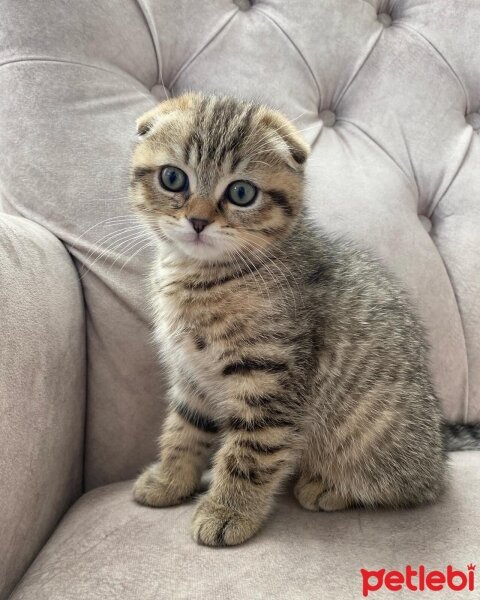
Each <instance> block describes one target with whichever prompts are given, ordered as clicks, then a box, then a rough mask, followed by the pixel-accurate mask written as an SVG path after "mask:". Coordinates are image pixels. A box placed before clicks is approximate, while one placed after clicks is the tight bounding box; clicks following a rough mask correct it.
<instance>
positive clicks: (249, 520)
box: [192, 495, 262, 546]
mask: <svg viewBox="0 0 480 600" xmlns="http://www.w3.org/2000/svg"><path fill="white" fill-rule="evenodd" d="M261 524H262V522H261V520H260V519H258V518H257V519H256V518H255V517H247V516H245V515H241V514H239V513H236V512H234V511H233V510H232V509H230V508H228V507H226V506H224V505H222V504H219V503H217V502H215V500H214V499H212V498H209V497H208V495H207V496H206V497H205V498H203V499H202V500H201V501H200V504H199V506H198V508H197V511H196V513H195V516H194V518H193V523H192V534H193V539H194V540H195V541H196V542H197V543H198V544H203V545H205V546H235V545H236V544H241V543H242V542H245V541H247V540H248V539H250V538H251V537H252V536H253V535H254V534H255V533H256V532H257V531H258V530H259V529H260V526H261Z"/></svg>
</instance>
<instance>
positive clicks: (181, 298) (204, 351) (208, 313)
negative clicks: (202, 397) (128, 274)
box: [154, 280, 263, 391]
mask: <svg viewBox="0 0 480 600" xmlns="http://www.w3.org/2000/svg"><path fill="white" fill-rule="evenodd" d="M262 312H263V310H262V299H261V298H259V297H257V296H256V294H255V293H254V292H253V293H250V294H245V293H242V290H241V286H226V287H225V289H222V290H185V286H184V285H183V284H179V283H175V282H174V281H173V282H172V283H169V282H168V281H165V280H164V282H163V286H162V287H161V288H160V291H159V292H157V293H156V294H155V297H154V313H155V331H156V338H157V341H158V344H159V347H160V349H161V352H162V355H163V357H164V360H165V362H166V363H167V364H168V365H169V367H170V369H171V370H173V371H175V370H177V369H181V370H182V371H184V372H186V373H187V374H188V375H189V376H190V377H192V378H193V379H195V380H196V381H197V382H202V383H203V384H205V385H206V386H208V387H209V389H218V390H219V391H221V387H222V386H223V385H224V381H225V378H224V377H222V374H221V373H222V368H223V364H224V363H225V361H226V360H227V357H228V356H229V355H231V354H233V353H235V354H237V353H238V352H239V351H240V352H241V349H242V347H243V346H244V345H245V342H244V340H245V339H246V338H248V337H249V336H251V335H254V334H253V332H254V331H256V330H258V327H257V326H256V322H257V320H258V319H259V315H260V313H262Z"/></svg>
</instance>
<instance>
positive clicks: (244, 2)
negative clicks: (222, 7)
mask: <svg viewBox="0 0 480 600" xmlns="http://www.w3.org/2000/svg"><path fill="white" fill-rule="evenodd" d="M233 3H234V4H236V5H237V6H238V8H239V9H240V10H249V9H250V8H252V4H253V0H233Z"/></svg>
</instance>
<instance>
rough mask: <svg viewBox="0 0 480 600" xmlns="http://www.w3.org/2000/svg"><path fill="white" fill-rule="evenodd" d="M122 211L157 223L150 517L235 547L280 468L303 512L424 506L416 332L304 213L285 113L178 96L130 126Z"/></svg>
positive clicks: (427, 479) (386, 292)
mask: <svg viewBox="0 0 480 600" xmlns="http://www.w3.org/2000/svg"><path fill="white" fill-rule="evenodd" d="M138 133H139V136H140V141H139V143H138V145H137V147H136V149H135V153H134V158H133V168H132V179H131V197H132V207H133V210H134V211H136V213H137V214H138V215H139V216H140V217H141V218H143V219H144V221H145V222H146V223H147V225H148V226H149V227H150V228H151V229H152V230H153V232H154V234H155V235H156V238H157V240H158V258H157V260H156V262H155V264H154V267H153V270H152V303H153V309H154V325H155V331H156V337H157V338H158V342H159V344H160V346H161V350H162V352H163V358H164V361H165V363H166V365H167V368H168V371H169V375H170V378H171V390H170V398H169V400H170V410H169V414H168V417H167V420H166V423H165V426H164V429H163V433H162V435H161V438H160V458H159V462H158V463H155V464H153V465H151V466H150V467H149V468H148V469H147V470H146V471H145V472H144V473H143V474H142V475H141V476H140V477H139V479H138V480H137V482H136V484H135V488H134V497H135V499H136V500H137V501H138V502H140V503H142V504H146V505H149V506H170V505H174V504H178V503H180V502H183V501H185V500H186V499H187V498H189V497H190V496H192V495H193V494H194V493H195V492H196V491H197V489H198V485H199V481H200V477H201V474H202V471H203V470H204V469H205V467H206V466H207V464H208V461H209V457H210V455H211V454H212V452H213V451H215V457H214V462H213V482H212V484H211V486H210V489H209V491H208V492H207V493H206V494H205V495H204V496H203V497H202V498H201V499H200V502H199V505H198V507H197V510H196V513H195V517H194V519H193V536H194V538H195V540H197V541H198V542H199V543H202V544H207V545H210V546H222V545H232V544H238V543H241V542H244V541H245V540H247V539H248V538H250V537H251V536H252V535H254V534H255V532H257V531H258V529H259V528H260V527H261V525H262V523H263V522H264V521H265V519H266V517H267V515H268V513H269V512H270V510H271V508H272V504H273V500H274V496H275V494H276V493H277V491H278V490H279V488H280V487H281V485H282V483H283V482H284V481H285V480H286V479H287V478H288V477H289V476H290V475H291V474H292V473H296V474H297V476H298V479H297V483H296V485H295V490H294V491H295V495H296V497H297V499H298V501H299V503H300V504H301V505H302V506H303V507H304V508H306V509H308V510H314V511H318V510H325V511H332V510H341V509H344V508H347V507H351V506H356V505H364V506H371V507H373V506H390V507H401V506H410V505H416V504H420V503H425V502H431V501H434V500H435V499H436V498H437V497H438V496H439V494H440V493H441V492H442V490H443V488H444V482H445V472H446V454H445V451H444V448H443V443H442V424H441V421H442V420H441V412H440V407H439V402H438V400H437V398H436V397H435V394H434V390H433V387H432V383H431V380H430V376H429V374H428V364H427V345H426V342H425V335H424V331H423V329H422V327H421V325H420V323H419V321H418V319H417V317H416V316H415V315H414V313H413V311H412V309H411V307H410V304H409V301H408V299H407V298H406V296H405V294H404V293H403V292H402V291H401V290H400V289H399V287H398V286H397V284H396V283H395V282H394V281H393V280H392V279H391V278H390V277H389V276H388V275H387V273H386V272H385V271H384V269H383V268H382V267H381V266H380V265H379V264H378V263H377V262H376V261H375V260H373V259H371V258H369V256H368V255H367V254H365V253H363V252H361V251H359V250H357V249H355V248H354V247H351V246H350V245H349V244H347V243H344V242H339V241H335V240H333V239H331V238H330V237H328V236H326V235H325V234H322V233H319V232H317V231H316V230H315V229H314V228H313V227H312V226H311V225H310V224H309V222H308V219H307V218H306V216H305V213H304V199H303V188H304V174H303V171H304V165H305V161H306V159H307V156H308V153H309V148H308V146H307V145H306V143H305V142H304V141H303V140H302V139H301V138H300V136H299V134H298V133H297V132H296V130H295V129H294V127H293V125H291V124H290V123H289V122H288V121H287V120H286V119H285V118H284V117H283V116H282V115H281V114H279V113H278V112H276V111H273V110H270V109H268V108H266V107H264V106H255V105H252V104H248V103H244V102H239V101H237V100H234V99H232V98H226V97H207V96H202V95H199V94H186V95H183V96H181V97H179V98H174V99H171V100H167V101H165V102H163V103H161V104H160V105H159V106H158V107H156V108H155V109H153V110H152V111H150V112H149V113H147V114H146V115H144V116H143V117H142V118H140V119H139V121H138Z"/></svg>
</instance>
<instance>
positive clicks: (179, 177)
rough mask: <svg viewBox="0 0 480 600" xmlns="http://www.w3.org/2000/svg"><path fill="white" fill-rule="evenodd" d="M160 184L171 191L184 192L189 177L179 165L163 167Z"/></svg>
mask: <svg viewBox="0 0 480 600" xmlns="http://www.w3.org/2000/svg"><path fill="white" fill-rule="evenodd" d="M160 184H161V186H162V187H164V188H165V189H166V190H168V191H169V192H183V190H185V189H187V186H188V177H187V175H186V173H184V172H183V171H182V169H179V168H178V167H163V169H162V170H161V171H160Z"/></svg>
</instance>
